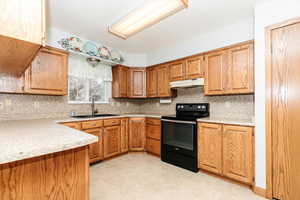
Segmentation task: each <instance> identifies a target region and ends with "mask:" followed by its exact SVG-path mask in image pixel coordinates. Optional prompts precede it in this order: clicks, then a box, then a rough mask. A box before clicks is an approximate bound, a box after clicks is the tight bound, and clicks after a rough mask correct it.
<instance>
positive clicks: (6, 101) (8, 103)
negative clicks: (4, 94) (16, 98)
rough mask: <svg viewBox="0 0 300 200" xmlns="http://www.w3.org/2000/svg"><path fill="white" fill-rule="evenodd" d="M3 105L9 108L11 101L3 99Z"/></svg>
mask: <svg viewBox="0 0 300 200" xmlns="http://www.w3.org/2000/svg"><path fill="white" fill-rule="evenodd" d="M4 104H5V106H11V104H12V102H11V99H5V101H4Z"/></svg>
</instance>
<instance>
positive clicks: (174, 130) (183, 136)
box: [162, 121, 195, 151]
mask: <svg viewBox="0 0 300 200" xmlns="http://www.w3.org/2000/svg"><path fill="white" fill-rule="evenodd" d="M162 126H163V127H162V128H163V130H162V131H163V144H167V145H171V146H174V147H180V148H183V149H187V150H192V151H193V150H194V134H195V125H194V124H185V123H175V122H166V121H164V122H163V123H162Z"/></svg>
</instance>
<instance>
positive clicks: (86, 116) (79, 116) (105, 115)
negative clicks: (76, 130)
mask: <svg viewBox="0 0 300 200" xmlns="http://www.w3.org/2000/svg"><path fill="white" fill-rule="evenodd" d="M113 116H119V115H114V114H95V115H94V116H93V115H75V116H72V117H73V118H96V117H113Z"/></svg>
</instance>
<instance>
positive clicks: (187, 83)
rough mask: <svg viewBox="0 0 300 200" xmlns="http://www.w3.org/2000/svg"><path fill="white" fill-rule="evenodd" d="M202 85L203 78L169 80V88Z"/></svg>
mask: <svg viewBox="0 0 300 200" xmlns="http://www.w3.org/2000/svg"><path fill="white" fill-rule="evenodd" d="M203 85H204V78H197V79H191V80H184V81H174V82H170V87H171V88H189V87H199V86H203Z"/></svg>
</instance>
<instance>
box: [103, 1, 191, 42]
mask: <svg viewBox="0 0 300 200" xmlns="http://www.w3.org/2000/svg"><path fill="white" fill-rule="evenodd" d="M187 7H188V0H148V1H147V2H146V3H145V4H144V5H142V6H140V7H138V8H136V9H134V10H133V11H132V12H130V13H129V14H128V15H126V16H125V17H123V18H122V19H120V20H119V21H118V22H117V23H115V24H113V25H112V26H110V27H109V28H108V31H109V32H111V33H112V34H114V35H116V36H118V37H121V38H123V39H127V38H128V37H130V36H132V35H134V34H136V33H138V32H140V31H142V30H143V29H145V28H147V27H149V26H151V25H153V24H155V23H157V22H159V21H161V20H163V19H164V18H166V17H169V16H170V15H173V14H175V13H177V12H179V11H180V10H183V9H184V8H187Z"/></svg>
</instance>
